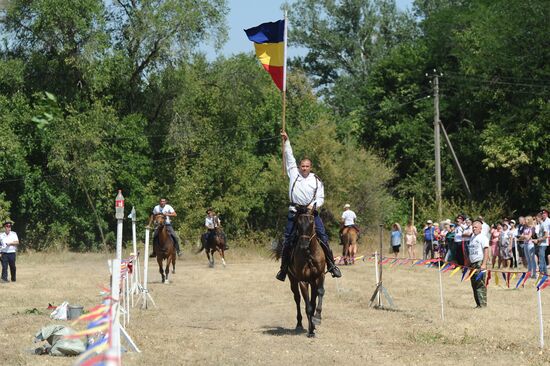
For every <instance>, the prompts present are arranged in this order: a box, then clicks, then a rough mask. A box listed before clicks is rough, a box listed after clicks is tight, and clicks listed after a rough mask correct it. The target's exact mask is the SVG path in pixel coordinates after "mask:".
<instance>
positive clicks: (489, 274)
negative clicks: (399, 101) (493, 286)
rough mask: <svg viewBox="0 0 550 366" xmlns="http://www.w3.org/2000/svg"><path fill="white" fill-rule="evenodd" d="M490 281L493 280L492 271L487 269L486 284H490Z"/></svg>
mask: <svg viewBox="0 0 550 366" xmlns="http://www.w3.org/2000/svg"><path fill="white" fill-rule="evenodd" d="M489 281H491V271H489V270H488V271H487V280H486V281H485V286H486V287H488V286H489Z"/></svg>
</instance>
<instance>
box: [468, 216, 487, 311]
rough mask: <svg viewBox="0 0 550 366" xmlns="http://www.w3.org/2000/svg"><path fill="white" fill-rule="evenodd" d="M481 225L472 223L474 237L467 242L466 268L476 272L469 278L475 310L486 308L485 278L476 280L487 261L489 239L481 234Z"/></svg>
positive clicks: (484, 268) (476, 222)
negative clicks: (473, 269)
mask: <svg viewBox="0 0 550 366" xmlns="http://www.w3.org/2000/svg"><path fill="white" fill-rule="evenodd" d="M482 225H483V223H482V222H481V221H479V220H475V221H474V222H473V228H472V230H473V232H474V236H473V237H472V238H471V240H470V241H469V242H468V262H469V263H467V266H468V267H470V268H475V269H477V270H478V271H477V272H476V273H474V274H473V276H472V277H470V282H471V283H472V290H473V291H474V300H475V301H476V305H477V306H476V308H484V307H486V306H487V287H486V286H485V276H486V274H485V273H483V275H482V276H480V277H479V278H478V274H479V272H480V271H485V270H486V269H487V260H488V259H489V238H487V236H486V235H484V234H482V233H481V229H482Z"/></svg>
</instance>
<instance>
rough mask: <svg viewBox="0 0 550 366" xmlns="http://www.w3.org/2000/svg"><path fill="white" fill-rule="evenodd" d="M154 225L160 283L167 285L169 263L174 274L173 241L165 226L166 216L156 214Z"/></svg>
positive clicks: (174, 256)
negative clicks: (156, 235) (156, 238)
mask: <svg viewBox="0 0 550 366" xmlns="http://www.w3.org/2000/svg"><path fill="white" fill-rule="evenodd" d="M154 220H155V224H156V226H157V230H158V245H157V247H156V248H155V253H156V254H157V263H158V265H159V272H160V275H161V276H162V283H168V274H169V273H170V263H172V272H173V273H176V248H175V246H174V239H172V236H171V235H170V232H169V231H168V228H167V227H166V225H165V222H166V216H164V215H163V214H157V215H155V217H154ZM165 259H166V268H165V269H164V270H163V269H162V261H164V260H165Z"/></svg>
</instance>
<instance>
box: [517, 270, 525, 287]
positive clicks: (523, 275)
mask: <svg viewBox="0 0 550 366" xmlns="http://www.w3.org/2000/svg"><path fill="white" fill-rule="evenodd" d="M526 275H527V273H526V272H523V274H522V275H521V276H520V277H519V280H518V283H516V288H518V287H519V285H521V281H523V279H524V278H525V276H526Z"/></svg>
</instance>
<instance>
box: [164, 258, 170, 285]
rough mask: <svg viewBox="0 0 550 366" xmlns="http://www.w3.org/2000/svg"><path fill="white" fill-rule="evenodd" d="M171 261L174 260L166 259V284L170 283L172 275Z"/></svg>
mask: <svg viewBox="0 0 550 366" xmlns="http://www.w3.org/2000/svg"><path fill="white" fill-rule="evenodd" d="M171 259H172V258H167V259H166V268H165V269H164V273H165V274H166V282H165V283H168V274H170V262H171Z"/></svg>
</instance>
